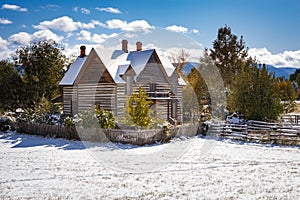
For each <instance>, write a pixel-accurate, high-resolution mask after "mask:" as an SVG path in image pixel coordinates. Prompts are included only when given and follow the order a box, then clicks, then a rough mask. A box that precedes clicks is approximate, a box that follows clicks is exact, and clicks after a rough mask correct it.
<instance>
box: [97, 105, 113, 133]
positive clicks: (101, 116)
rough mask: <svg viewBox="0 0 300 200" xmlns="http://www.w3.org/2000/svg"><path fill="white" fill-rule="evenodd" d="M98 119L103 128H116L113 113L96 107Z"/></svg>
mask: <svg viewBox="0 0 300 200" xmlns="http://www.w3.org/2000/svg"><path fill="white" fill-rule="evenodd" d="M95 112H96V117H97V119H98V122H99V125H100V127H101V128H105V129H108V128H115V127H116V125H117V122H116V120H115V117H114V114H113V112H112V111H107V110H101V109H100V108H99V106H95Z"/></svg>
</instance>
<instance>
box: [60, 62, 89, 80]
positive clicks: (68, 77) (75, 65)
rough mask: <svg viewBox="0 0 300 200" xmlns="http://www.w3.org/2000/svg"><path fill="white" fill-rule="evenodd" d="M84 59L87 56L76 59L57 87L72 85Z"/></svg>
mask: <svg viewBox="0 0 300 200" xmlns="http://www.w3.org/2000/svg"><path fill="white" fill-rule="evenodd" d="M86 59H87V56H85V57H83V58H81V57H77V59H76V60H75V61H74V63H73V64H72V65H71V66H70V68H69V70H68V71H67V72H66V73H65V76H64V77H63V78H62V79H61V81H60V82H59V85H73V84H74V81H75V79H76V77H77V76H78V74H79V72H80V70H81V68H82V66H83V64H84V63H85V61H86Z"/></svg>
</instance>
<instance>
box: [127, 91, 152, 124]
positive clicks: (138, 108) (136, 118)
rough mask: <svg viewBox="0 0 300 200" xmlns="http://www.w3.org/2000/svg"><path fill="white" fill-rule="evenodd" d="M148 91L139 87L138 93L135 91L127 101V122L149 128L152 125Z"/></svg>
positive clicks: (150, 102)
mask: <svg viewBox="0 0 300 200" xmlns="http://www.w3.org/2000/svg"><path fill="white" fill-rule="evenodd" d="M147 98H148V96H147V93H146V91H145V90H144V89H143V88H142V87H139V91H138V92H137V93H133V94H132V95H131V96H130V97H129V98H128V99H127V101H126V107H125V110H124V118H125V123H126V124H129V125H137V126H140V127H143V128H149V126H150V125H151V110H150V105H151V104H152V101H151V100H148V99H147Z"/></svg>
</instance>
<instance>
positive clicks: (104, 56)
mask: <svg viewBox="0 0 300 200" xmlns="http://www.w3.org/2000/svg"><path fill="white" fill-rule="evenodd" d="M93 50H94V51H95V52H96V54H97V55H98V57H99V58H100V60H101V61H102V63H103V64H104V66H105V67H106V69H107V71H108V72H109V74H110V75H111V77H112V78H113V79H114V81H115V83H125V81H124V80H123V79H122V78H121V75H124V74H125V73H126V71H127V70H128V68H129V66H131V67H132V69H133V70H134V72H135V74H136V76H135V80H136V78H137V77H138V76H139V74H140V73H141V72H142V71H143V70H144V68H145V66H146V64H147V63H148V61H149V59H150V57H151V55H152V54H153V53H154V51H155V50H154V49H150V50H144V51H132V52H129V53H126V52H124V51H122V50H113V49H103V48H95V49H92V51H93ZM87 57H88V56H85V57H83V58H80V57H78V58H77V59H76V60H75V62H74V63H73V64H72V65H71V67H70V69H69V70H68V71H67V73H66V74H65V76H64V77H63V79H62V80H61V81H60V83H59V85H73V84H74V81H75V79H76V77H77V76H78V74H79V72H80V70H81V68H82V66H83V64H84V63H85V61H86V59H87ZM159 59H160V61H161V63H162V66H163V68H164V69H165V71H166V74H167V76H168V77H171V76H172V74H173V73H174V71H175V67H174V66H173V65H172V63H171V62H170V61H169V59H168V58H167V57H166V56H163V55H159ZM178 82H179V84H180V85H185V81H184V80H183V79H182V78H181V77H180V78H179V80H178Z"/></svg>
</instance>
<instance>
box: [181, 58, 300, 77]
mask: <svg viewBox="0 0 300 200" xmlns="http://www.w3.org/2000/svg"><path fill="white" fill-rule="evenodd" d="M198 66H199V63H196V62H189V63H187V64H186V65H185V66H184V67H183V70H182V71H183V74H184V75H188V74H189V73H190V71H191V69H192V68H194V67H198ZM266 67H267V69H268V71H269V72H270V73H274V74H275V77H281V76H284V78H286V79H288V78H289V77H290V75H291V74H293V73H295V71H296V69H297V68H295V67H280V68H279V67H274V66H272V65H266Z"/></svg>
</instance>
